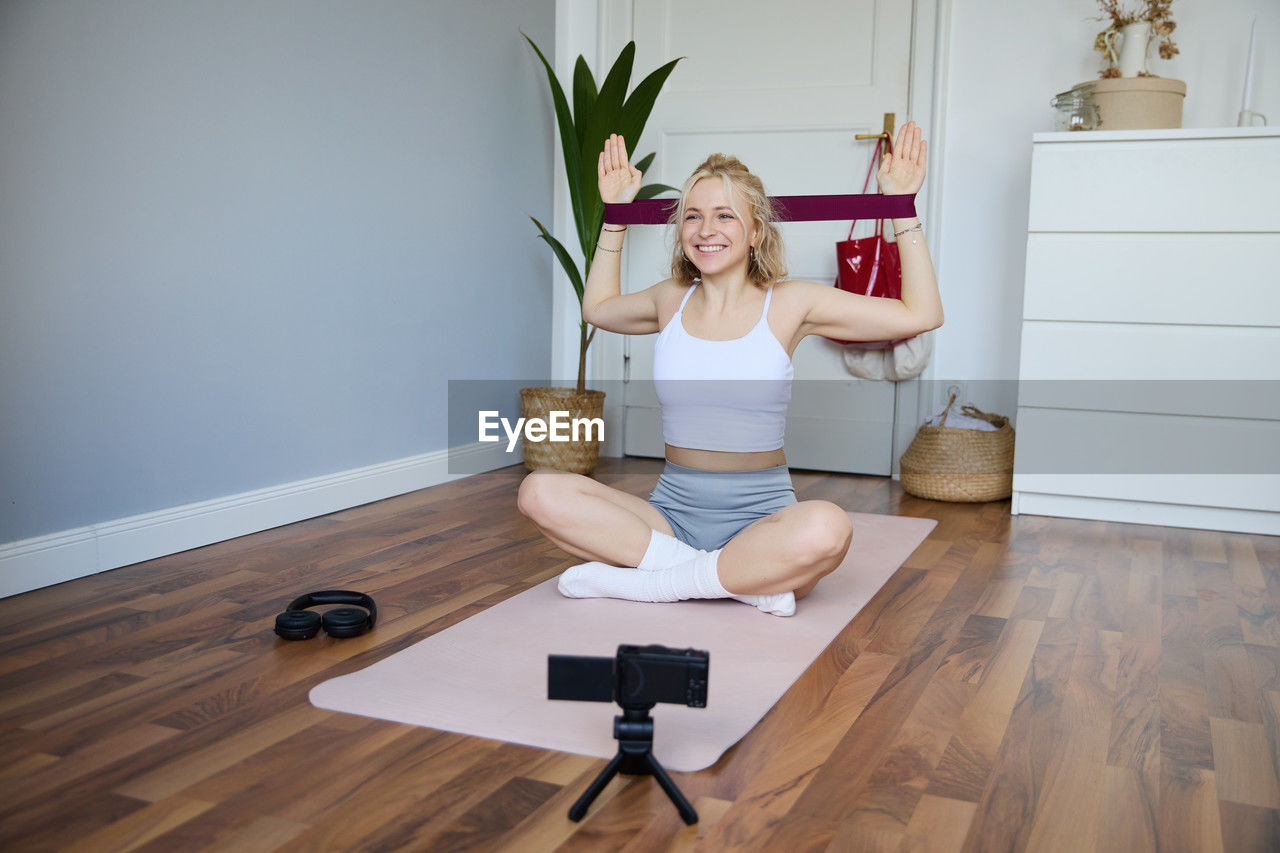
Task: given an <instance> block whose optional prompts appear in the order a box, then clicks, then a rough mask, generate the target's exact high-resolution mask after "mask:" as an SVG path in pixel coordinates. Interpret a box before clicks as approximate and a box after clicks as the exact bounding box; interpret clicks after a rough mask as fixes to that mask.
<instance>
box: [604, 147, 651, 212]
mask: <svg viewBox="0 0 1280 853" xmlns="http://www.w3.org/2000/svg"><path fill="white" fill-rule="evenodd" d="M599 172H600V200H601V201H603V202H604V203H605V204H625V203H627V202H630V201H632V200H633V199H634V198H635V197H636V193H638V192H640V181H641V178H643V175H641V174H640V170H639V169H637V168H636V167H635V166H632V165H631V160H630V158H628V157H627V142H626V140H625V139H623V138H622V137H621V136H618V134H616V133H614V134H610V135H609V138H608V139H606V140H605V143H604V151H601V152H600V167H599Z"/></svg>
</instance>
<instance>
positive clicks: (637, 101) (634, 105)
mask: <svg viewBox="0 0 1280 853" xmlns="http://www.w3.org/2000/svg"><path fill="white" fill-rule="evenodd" d="M681 58H683V57H681ZM679 61H680V59H673V60H671V61H670V62H668V63H667V64H666V65H664V66H662V67H661V68H659V69H657V70H656V71H654V72H653V73H652V74H650V75H649V76H648V77H646V78H644V79H643V80H642V81H640V85H639V86H636V88H635V91H634V92H632V93H631V97H629V98H627V101H626V103H625V104H624V105H623V107H622V116H621V119H622V123H621V124H620V125H619V127H620V128H621V129H620V130H619V131H618V133H621V134H622V135H623V136H625V137H626V138H627V139H630V140H633V144H634V143H636V142H639V141H640V135H641V134H642V133H644V126H645V124H646V123H648V121H649V114H650V113H651V112H653V104H654V102H655V101H656V100H657V99H658V93H659V92H660V91H662V86H663V84H664V83H666V82H667V78H668V77H669V76H671V72H672V71H674V70H675V67H676V63H678V62H679Z"/></svg>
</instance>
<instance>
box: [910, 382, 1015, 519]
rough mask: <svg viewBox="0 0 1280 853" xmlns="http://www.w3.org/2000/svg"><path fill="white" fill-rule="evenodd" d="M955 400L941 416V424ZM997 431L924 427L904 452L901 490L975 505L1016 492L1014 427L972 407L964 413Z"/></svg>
mask: <svg viewBox="0 0 1280 853" xmlns="http://www.w3.org/2000/svg"><path fill="white" fill-rule="evenodd" d="M955 400H956V398H955V397H954V396H952V398H951V402H949V403H947V408H946V409H945V410H943V413H942V421H941V422H942V423H946V414H947V412H948V411H950V409H951V405H952V403H954V402H955ZM961 411H963V412H964V413H965V414H966V415H969V416H970V417H973V418H981V419H982V420H984V421H987V422H988V423H990V424H992V425H993V426H996V427H998V429H996V430H995V431H991V432H989V431H986V430H976V429H958V428H956V427H948V426H928V425H925V426H922V427H920V429H919V430H917V432H916V437H915V438H914V439H913V440H912V442H911V446H910V447H908V448H907V452H906V453H904V454H902V459H901V460H900V462H901V465H902V488H903V489H904V490H906V491H907V492H908V493H909V494H913V495H915V496H916V497H920V498H927V499H929V500H934V501H956V502H963V503H976V502H979V501H998V500H1003V499H1004V498H1007V497H1009V496H1010V495H1012V494H1013V427H1011V426H1009V419H1008V418H1006V417H1004V416H1003V415H992V414H988V413H987V412H983V411H979V410H978V409H976V408H974V407H973V406H965V407H964V408H963V409H961Z"/></svg>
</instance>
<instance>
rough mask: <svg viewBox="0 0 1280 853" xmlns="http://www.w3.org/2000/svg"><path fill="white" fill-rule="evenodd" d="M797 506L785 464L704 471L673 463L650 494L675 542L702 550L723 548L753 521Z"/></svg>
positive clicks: (668, 464)
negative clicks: (751, 469)
mask: <svg viewBox="0 0 1280 853" xmlns="http://www.w3.org/2000/svg"><path fill="white" fill-rule="evenodd" d="M795 502H796V490H795V488H794V487H793V486H792V485H791V472H790V471H789V470H788V469H787V466H786V465H779V466H778V467H776V468H762V469H760V470H758V471H702V470H700V469H697V468H686V467H684V466H683V465H677V464H675V463H674V462H668V463H667V465H666V467H665V468H663V469H662V476H660V477H659V478H658V485H657V486H656V487H655V488H654V490H653V494H651V495H650V496H649V503H650V504H651V505H653V507H654V508H656V509H657V510H658V512H660V513H662V517H663V518H665V519H666V520H667V522H668V523H669V524H670V525H671V529H672V530H673V531H674V532H675V535H676V538H677V539H679V540H680V541H681V542H684V543H686V544H688V545H692V546H693V547H694V548H698V549H699V550H702V551H714V550H716V549H717V548H723V547H724V545H725V543H726V542H728V541H729V540H730V539H732V538H733V537H735V536H737V535H738V534H739V533H741V532H742V530H743V528H745V527H746V526H747V525H749V524H751V522H753V521H755V520H757V519H760V518H764V517H766V516H769V515H773V514H774V513H775V512H777V511H778V510H780V509H782V508H783V507H786V506H791V505H792V504H793V503H795Z"/></svg>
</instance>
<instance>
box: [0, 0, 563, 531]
mask: <svg viewBox="0 0 1280 853" xmlns="http://www.w3.org/2000/svg"><path fill="white" fill-rule="evenodd" d="M554 19H555V6H554V0H537V2H527V0H485V2H483V3H459V2H456V0H455V1H453V2H450V0H329V1H328V2H324V0H314V2H284V0H234V2H233V0H181V2H174V3H165V2H158V1H157V2H143V0H113V1H112V2H110V3H104V2H101V0H61V1H60V2H55V3H50V2H47V0H23V2H17V0H3V2H0V543H4V542H11V541H17V540H22V539H26V538H29V537H33V536H38V535H41V534H46V533H51V532H55V531H60V530H66V529H70V528H74V527H78V526H83V525H87V524H92V523H96V522H103V521H108V520H112V519H117V518H122V517H126V516H130V515H134V514H138V513H144V512H149V511H153V510H158V509H163V508H167V507H172V506H177V505H181V504H185V503H189V502H193V501H200V500H206V499H211V498H216V497H221V496H226V495H231V494H237V493H240V492H244V491H249V490H252V489H257V488H262V487H266V486H271V485H276V484H280V483H286V482H291V481H294V480H299V479H304V478H307V477H313V476H318V475H322V474H328V473H332V472H336V471H341V470H344V469H348V468H354V467H359V466H364V465H369V464H373V463H377V462H382V461H387V460H391V459H398V458H401V457H405V456H411V455H414V454H418V453H424V452H428V451H432V450H440V449H443V448H444V447H445V446H446V444H447V435H446V432H447V430H446V425H447V419H448V418H447V380H448V379H451V378H453V379H459V378H480V377H486V378H511V377H515V376H531V375H536V374H538V373H542V374H547V373H549V371H550V341H549V336H550V327H551V298H550V296H551V268H552V264H553V261H552V259H551V256H550V253H549V251H548V250H547V248H546V246H545V245H543V244H542V243H541V242H540V241H538V240H536V239H535V238H534V236H533V226H532V224H531V223H530V222H529V220H528V216H529V215H535V216H537V217H538V218H539V219H543V220H544V221H547V220H549V219H550V217H551V205H552V175H551V163H552V156H553V155H552V146H553V141H554V130H553V121H552V117H551V112H550V98H549V96H548V95H547V94H546V91H545V90H546V84H545V79H544V78H543V77H542V76H541V74H542V72H541V65H540V64H539V63H538V62H537V59H536V57H535V56H533V54H532V51H530V50H529V48H528V45H527V44H526V43H525V41H524V39H523V38H522V37H521V36H520V33H519V30H521V29H523V30H524V32H526V33H528V34H529V35H530V36H532V37H533V38H534V40H535V41H537V42H538V43H539V45H540V46H541V47H542V48H543V49H544V51H546V52H547V54H548V55H552V49H553V43H552V42H553V39H554V24H555V20H554Z"/></svg>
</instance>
